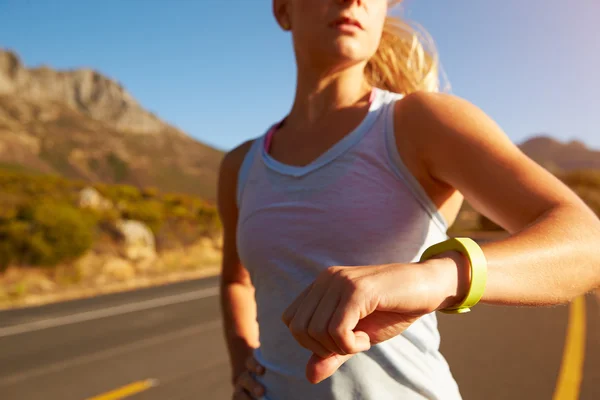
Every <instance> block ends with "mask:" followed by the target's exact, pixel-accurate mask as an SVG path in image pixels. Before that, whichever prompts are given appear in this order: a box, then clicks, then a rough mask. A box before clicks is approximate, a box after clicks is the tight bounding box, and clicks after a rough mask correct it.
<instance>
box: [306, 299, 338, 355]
mask: <svg viewBox="0 0 600 400" xmlns="http://www.w3.org/2000/svg"><path fill="white" fill-rule="evenodd" d="M330 290H331V289H330ZM339 303H340V297H339V295H336V294H335V292H334V294H333V295H328V294H327V293H326V294H325V296H323V297H322V298H321V301H320V302H319V305H318V306H317V309H316V310H315V313H314V314H313V316H312V318H311V319H310V323H309V324H308V334H309V335H310V337H312V338H313V339H315V340H316V341H317V342H319V343H320V344H321V345H322V346H323V347H325V348H326V349H327V350H329V351H330V352H331V353H337V354H341V355H345V354H346V352H345V351H343V350H342V349H340V347H339V346H338V345H337V343H336V342H335V341H334V340H333V338H332V337H331V335H330V334H329V321H330V320H331V317H332V316H333V314H334V313H335V310H336V308H337V307H338V305H339Z"/></svg>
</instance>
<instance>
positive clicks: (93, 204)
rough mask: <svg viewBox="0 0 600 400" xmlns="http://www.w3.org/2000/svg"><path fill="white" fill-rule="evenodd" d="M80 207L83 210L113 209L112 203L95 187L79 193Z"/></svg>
mask: <svg viewBox="0 0 600 400" xmlns="http://www.w3.org/2000/svg"><path fill="white" fill-rule="evenodd" d="M78 205H79V207H81V208H91V209H93V210H99V211H100V210H108V209H111V208H112V206H113V205H112V202H111V201H110V200H108V199H105V198H104V197H102V195H101V194H100V193H99V192H98V191H97V190H96V189H94V188H93V187H91V186H88V187H86V188H85V189H83V190H81V192H79V201H78Z"/></svg>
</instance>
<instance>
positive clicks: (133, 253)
mask: <svg viewBox="0 0 600 400" xmlns="http://www.w3.org/2000/svg"><path fill="white" fill-rule="evenodd" d="M117 229H118V230H119V233H120V234H121V236H122V237H123V241H124V249H123V250H124V255H125V257H126V258H127V259H128V260H130V261H134V262H138V263H142V262H148V261H149V260H154V259H155V258H156V244H155V240H154V234H153V233H152V231H151V230H150V228H148V226H147V225H146V224H144V223H143V222H140V221H135V220H121V221H119V222H117Z"/></svg>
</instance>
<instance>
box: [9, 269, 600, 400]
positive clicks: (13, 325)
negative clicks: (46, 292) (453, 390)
mask: <svg viewBox="0 0 600 400" xmlns="http://www.w3.org/2000/svg"><path fill="white" fill-rule="evenodd" d="M216 286H217V280H216V279H215V278H212V279H206V280H198V281H189V282H184V283H178V284H173V285H168V286H163V287H157V288H150V289H143V290H139V291H135V292H129V293H120V294H113V295H107V296H102V297H96V298H92V299H86V300H79V301H71V302H66V303H60V304H54V305H48V306H43V307H37V308H31V309H23V310H13V311H8V312H1V313H0V399H2V400H37V399H40V400H41V399H43V400H83V399H94V400H107V399H110V398H121V397H118V396H117V395H115V396H113V397H110V393H111V391H115V390H119V391H120V393H121V394H122V395H123V394H124V393H126V392H128V391H130V392H137V394H133V395H132V396H131V397H128V398H130V399H133V400H141V399H144V400H159V399H160V400H179V399H195V400H198V399H211V400H212V399H216V400H218V399H229V398H231V390H230V387H229V367H228V364H227V355H226V354H227V353H226V350H225V344H224V341H223V338H222V334H221V321H220V318H221V317H220V310H219V302H218V296H217V293H218V292H217V288H216ZM580 306H582V307H585V309H582V308H579V309H578V310H579V313H577V311H576V310H575V311H574V310H573V309H571V311H570V308H569V307H556V308H547V309H527V308H511V309H508V308H503V307H490V306H485V305H480V306H478V307H477V310H474V311H473V312H472V313H470V314H466V315H462V316H448V315H440V316H439V319H440V330H441V332H442V338H443V339H442V351H443V352H444V354H445V355H446V357H447V358H448V361H449V363H450V366H451V368H452V370H453V372H454V375H455V376H456V379H457V380H458V382H459V384H460V386H461V390H462V393H463V396H464V398H465V399H466V400H469V399H477V400H479V399H486V400H494V399H503V400H504V399H511V400H519V399H528V400H535V399H552V398H553V393H555V390H556V387H557V382H558V381H559V380H560V379H559V375H560V374H559V371H560V368H561V365H562V364H565V363H567V364H569V370H568V371H567V374H565V376H566V378H565V377H563V378H561V379H562V380H563V381H566V382H567V385H566V386H568V387H571V389H569V388H567V392H569V390H571V392H572V393H576V391H575V392H573V390H576V389H577V388H579V389H580V397H579V398H580V399H584V400H594V399H600V383H598V382H600V309H599V308H598V304H597V301H596V299H595V298H593V297H591V296H590V297H589V298H587V299H586V301H585V302H582V303H580ZM582 310H583V311H582ZM569 319H571V322H570V323H569V322H568V321H569ZM583 319H584V320H585V321H584V323H583V322H582V320H583ZM582 328H585V329H582ZM567 332H570V333H569V335H567ZM583 335H585V346H586V347H585V348H584V349H583V350H581V351H583V353H582V354H584V355H585V357H584V358H583V357H578V356H577V354H578V350H577V349H578V348H579V347H580V346H581V344H582V343H581V339H582V337H584V336H583ZM567 336H569V337H570V338H569V340H567V341H566V340H565V338H566V337H567ZM566 342H569V344H568V348H569V349H571V350H570V351H569V353H570V354H572V355H573V356H572V357H571V358H570V360H566V359H564V355H563V349H564V347H565V344H566ZM578 346H579V347H578ZM567 358H568V357H567ZM582 359H583V361H582ZM578 366H581V368H582V369H583V379H582V381H581V384H580V385H577V380H578V375H579V374H577V371H578V368H579V367H578ZM569 380H570V381H571V382H569ZM573 382H574V383H573ZM573 387H574V388H575V389H573ZM113 393H114V392H113ZM565 400H566V397H565Z"/></svg>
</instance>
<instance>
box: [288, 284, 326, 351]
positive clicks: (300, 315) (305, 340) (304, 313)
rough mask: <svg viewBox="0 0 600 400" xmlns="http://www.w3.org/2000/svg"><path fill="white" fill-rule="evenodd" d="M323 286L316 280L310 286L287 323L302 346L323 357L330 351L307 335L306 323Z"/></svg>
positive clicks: (317, 303) (320, 296) (319, 297)
mask: <svg viewBox="0 0 600 400" xmlns="http://www.w3.org/2000/svg"><path fill="white" fill-rule="evenodd" d="M324 286H325V285H324V284H323V283H322V282H318V283H316V284H315V285H314V286H313V287H312V289H311V290H310V292H309V293H308V295H307V296H306V297H305V298H304V300H303V301H302V304H301V305H300V307H298V310H297V311H296V314H295V315H294V318H293V319H292V321H291V322H290V325H289V329H290V331H291V332H292V335H293V336H294V338H295V339H296V340H297V341H298V343H299V344H300V345H301V346H302V347H304V348H306V349H308V350H310V351H312V352H313V353H315V354H317V355H318V356H320V357H323V358H325V357H328V356H330V355H331V354H332V352H331V351H329V350H327V349H326V348H325V347H324V346H323V345H322V344H321V343H319V342H318V341H316V340H315V339H313V338H312V337H311V336H310V335H309V333H308V325H309V323H310V320H311V318H312V315H313V314H314V312H315V309H316V308H317V306H318V305H319V302H320V301H321V298H322V297H323V294H324Z"/></svg>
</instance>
